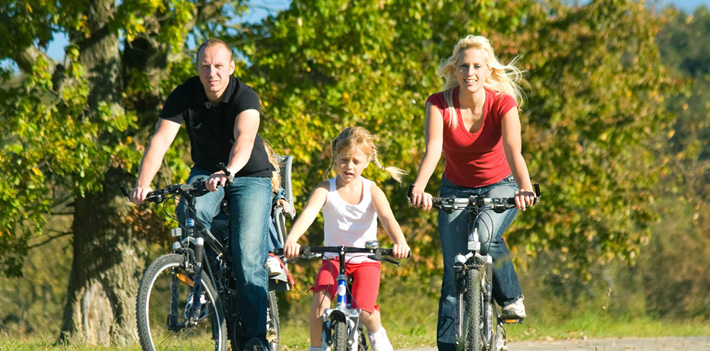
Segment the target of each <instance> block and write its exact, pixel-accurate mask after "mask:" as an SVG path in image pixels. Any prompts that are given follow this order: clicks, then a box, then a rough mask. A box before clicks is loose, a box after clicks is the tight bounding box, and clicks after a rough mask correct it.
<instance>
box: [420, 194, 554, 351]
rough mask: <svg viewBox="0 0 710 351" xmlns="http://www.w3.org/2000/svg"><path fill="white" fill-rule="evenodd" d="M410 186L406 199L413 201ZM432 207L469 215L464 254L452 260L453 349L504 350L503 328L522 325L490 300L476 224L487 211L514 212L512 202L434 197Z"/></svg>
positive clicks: (487, 262)
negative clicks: (455, 315)
mask: <svg viewBox="0 0 710 351" xmlns="http://www.w3.org/2000/svg"><path fill="white" fill-rule="evenodd" d="M534 187H535V194H536V196H537V197H536V199H535V203H536V204H537V203H538V201H539V199H540V185H539V184H538V183H535V185H534ZM413 188H414V186H413V185H410V186H409V192H408V194H407V196H408V197H409V199H410V201H411V198H412V189H413ZM432 202H433V205H432V207H434V208H436V209H439V210H442V211H444V212H447V213H451V212H453V211H459V210H461V211H466V212H468V213H469V222H468V224H469V228H471V229H470V230H469V234H468V247H467V252H466V253H465V254H458V255H456V257H455V259H454V275H455V279H456V282H457V284H456V290H457V301H458V325H457V329H456V345H457V346H456V349H457V350H459V351H460V350H463V351H484V350H485V351H501V350H507V341H506V335H505V328H503V324H509V323H522V321H523V320H522V319H521V318H508V317H506V316H501V313H500V311H499V310H498V307H496V304H495V301H494V300H493V283H492V281H493V257H491V256H490V255H488V254H485V255H484V254H481V244H482V243H481V241H480V237H479V235H478V228H476V227H475V226H474V223H476V220H477V219H478V218H479V216H481V215H482V214H484V213H485V212H486V211H489V210H492V211H494V212H496V213H502V212H504V211H507V210H509V209H513V208H515V198H512V197H511V198H485V197H480V196H477V195H471V196H469V197H465V198H457V197H454V196H451V197H435V198H433V199H432Z"/></svg>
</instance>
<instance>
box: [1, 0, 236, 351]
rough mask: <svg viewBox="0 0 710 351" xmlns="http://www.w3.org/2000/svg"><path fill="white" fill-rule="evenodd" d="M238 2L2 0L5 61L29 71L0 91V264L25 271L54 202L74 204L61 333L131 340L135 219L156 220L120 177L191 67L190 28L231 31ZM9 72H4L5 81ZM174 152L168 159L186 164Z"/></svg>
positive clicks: (136, 270)
mask: <svg viewBox="0 0 710 351" xmlns="http://www.w3.org/2000/svg"><path fill="white" fill-rule="evenodd" d="M243 9H244V8H243V6H242V5H241V3H240V2H239V1H212V2H207V3H205V2H192V1H170V2H168V1H165V2H161V1H122V2H116V1H110V0H99V1H82V0H60V1H53V2H40V3H29V2H22V1H20V2H17V1H7V0H3V1H2V2H0V17H1V18H2V21H1V23H2V24H1V25H0V38H2V41H3V43H6V45H3V47H2V48H0V58H3V59H11V60H13V61H14V62H15V63H16V64H17V66H18V67H19V68H20V70H21V71H22V76H21V77H19V78H16V79H14V80H13V81H14V82H15V83H14V84H13V85H12V86H7V87H6V88H4V89H2V90H1V91H0V94H2V95H1V96H2V98H1V99H0V104H1V105H0V111H1V114H2V117H0V118H2V123H1V125H2V127H0V128H2V131H3V139H2V144H1V146H2V149H1V151H0V169H2V171H3V174H4V175H5V177H6V179H7V180H8V181H7V182H4V183H3V184H2V185H1V186H0V207H2V208H3V211H2V215H0V262H2V268H3V272H4V273H5V274H7V275H9V276H19V275H20V274H21V266H22V261H23V257H24V256H25V255H26V254H27V247H28V246H27V242H28V239H29V238H30V237H31V236H33V235H39V234H41V232H42V228H43V226H44V224H45V221H46V218H47V216H48V215H50V214H51V213H52V210H53V209H54V208H58V207H61V206H66V205H67V204H71V207H72V208H73V212H74V223H73V225H72V232H73V241H72V242H73V252H74V255H73V263H72V273H71V277H70V280H69V283H68V298H67V300H68V301H67V304H66V307H65V310H64V319H63V322H62V328H61V330H62V333H61V336H60V340H62V341H65V342H69V341H73V340H77V341H81V342H88V343H104V344H105V343H109V342H113V343H118V344H127V343H131V342H132V341H134V339H135V338H136V335H137V334H136V332H135V327H134V326H135V315H134V314H135V307H134V306H135V302H134V301H135V298H134V296H135V292H136V289H137V284H138V280H139V278H140V275H141V272H142V268H143V266H144V262H143V260H144V259H145V258H146V257H145V255H146V253H145V245H144V244H143V242H144V240H143V238H144V234H143V233H142V232H144V231H145V230H146V228H144V227H141V226H140V223H147V222H150V221H151V220H150V219H149V218H148V219H146V218H145V216H146V215H150V211H148V212H145V211H144V212H143V213H139V210H137V209H135V208H130V207H129V206H128V204H127V202H126V200H125V199H123V198H121V196H120V193H119V192H118V189H117V184H131V183H133V178H132V176H130V175H131V174H134V173H135V171H136V164H137V162H138V161H139V160H140V151H141V148H142V147H144V145H145V141H146V138H147V135H149V133H150V131H151V130H152V126H153V125H154V123H155V121H156V118H157V111H158V110H159V104H160V102H161V101H162V100H163V99H164V98H165V96H166V94H167V93H166V91H167V92H169V91H170V89H172V88H173V87H174V86H175V85H176V83H177V82H179V81H181V80H183V79H184V78H185V77H186V76H188V75H190V74H192V72H193V66H192V64H191V61H192V60H191V57H192V54H193V52H192V51H191V48H190V45H188V44H189V42H187V41H186V37H187V34H188V33H192V35H193V36H194V37H195V39H197V40H199V39H200V38H202V36H203V33H204V34H208V35H215V34H219V33H225V32H227V31H228V30H231V29H229V28H233V27H228V26H227V19H228V18H229V17H230V16H232V15H234V14H236V13H239V12H240V11H242V10H243ZM56 32H64V33H67V34H68V36H69V41H70V44H69V46H68V47H67V50H66V52H67V58H66V60H65V62H63V63H57V62H54V61H53V60H51V59H50V58H49V57H47V55H46V53H44V51H43V49H46V45H47V43H48V42H49V41H51V39H52V37H53V35H55V33H56ZM192 46H194V45H192ZM11 76H12V72H10V71H8V70H4V71H2V78H3V81H9V80H10V79H11ZM183 139H184V138H183ZM177 144H178V145H176V148H175V149H177V150H181V149H182V150H183V151H184V148H185V146H182V147H181V146H180V144H181V143H179V142H178V143H177ZM177 152H178V151H173V153H172V154H171V155H170V157H169V162H168V163H169V166H171V167H169V168H172V169H173V170H175V169H176V168H177V169H178V170H179V171H180V168H179V167H178V164H179V163H180V162H177V161H179V157H177V156H176V155H178V153H177ZM181 167H182V169H181V171H182V172H183V173H184V171H185V166H184V165H182V166H181ZM152 223H154V224H155V221H153V222H152ZM141 229H142V230H141ZM153 235H155V234H153Z"/></svg>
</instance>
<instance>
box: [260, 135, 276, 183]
mask: <svg viewBox="0 0 710 351" xmlns="http://www.w3.org/2000/svg"><path fill="white" fill-rule="evenodd" d="M261 141H262V142H263V143H264V149H266V156H268V158H269V162H270V163H271V165H272V166H274V168H275V169H276V170H275V171H274V172H273V175H272V176H271V191H273V192H274V193H278V192H279V190H280V189H281V165H279V161H278V160H277V159H276V153H275V152H274V149H273V148H272V147H271V144H269V142H268V141H266V139H264V138H262V139H261Z"/></svg>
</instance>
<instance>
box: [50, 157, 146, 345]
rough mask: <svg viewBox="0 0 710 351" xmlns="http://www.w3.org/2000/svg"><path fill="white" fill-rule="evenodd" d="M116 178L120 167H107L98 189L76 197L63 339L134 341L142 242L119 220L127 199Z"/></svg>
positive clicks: (99, 342)
mask: <svg viewBox="0 0 710 351" xmlns="http://www.w3.org/2000/svg"><path fill="white" fill-rule="evenodd" d="M122 177H123V178H125V174H124V172H122V171H121V170H116V169H114V170H111V171H109V172H108V174H107V176H106V180H107V181H106V187H105V188H104V191H103V192H100V193H93V194H87V195H86V196H85V197H83V198H78V199H77V200H76V203H75V216H74V224H73V231H74V241H73V254H74V257H73V261H72V269H71V274H70V277H69V284H68V287H67V290H68V292H67V304H66V306H65V308H64V318H63V325H62V329H61V335H60V341H61V342H63V343H75V342H78V343H87V344H91V345H108V344H118V345H126V344H131V343H133V342H135V341H136V340H137V332H136V328H135V319H136V315H135V298H136V292H137V290H138V282H139V280H140V276H141V272H142V269H143V266H142V260H141V259H140V257H141V256H142V251H143V249H142V248H143V245H142V243H141V242H140V241H139V240H138V238H135V237H133V235H132V234H131V233H132V232H131V230H130V228H128V226H127V225H125V224H123V222H122V220H123V219H122V218H121V213H126V208H127V207H128V203H127V200H126V199H125V198H123V197H122V196H120V195H118V191H117V189H116V186H115V184H117V183H118V182H120V181H121V180H120V179H121V178H122ZM111 184H113V185H111Z"/></svg>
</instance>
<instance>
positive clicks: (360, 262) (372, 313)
mask: <svg viewBox="0 0 710 351" xmlns="http://www.w3.org/2000/svg"><path fill="white" fill-rule="evenodd" d="M373 139H374V138H373V136H372V135H371V134H370V133H369V132H368V131H367V130H365V129H364V128H361V127H352V128H347V129H345V130H343V131H342V132H341V133H340V135H338V137H337V138H335V139H334V140H333V142H332V144H331V148H332V160H331V163H330V167H329V168H328V171H326V173H325V174H324V175H323V178H324V179H325V178H327V176H328V173H329V172H330V170H331V169H333V167H335V170H336V172H337V174H338V175H337V176H336V177H335V178H331V179H329V180H326V181H324V182H322V183H320V184H318V186H317V187H316V189H315V190H314V191H313V193H312V194H311V197H310V198H309V199H308V203H307V204H306V207H305V208H304V209H303V212H302V213H301V215H300V216H299V217H298V219H297V220H296V222H295V223H294V224H293V227H292V228H291V231H290V233H289V235H288V238H286V243H285V244H284V255H285V256H286V258H294V257H296V256H298V253H299V251H300V247H301V245H299V244H298V243H297V241H298V239H299V238H300V237H301V236H302V235H303V234H304V233H305V232H306V230H307V229H308V227H310V225H311V224H313V221H314V220H315V219H316V216H317V215H318V212H319V211H320V210H321V209H322V210H323V222H324V228H323V232H324V240H323V244H324V245H325V246H339V245H344V246H354V247H365V242H367V241H369V240H377V218H379V219H380V221H381V222H382V226H383V227H384V228H385V231H386V232H387V234H388V235H389V237H390V238H391V239H392V241H394V243H395V244H394V247H393V248H392V250H393V252H394V256H395V257H397V258H405V257H407V256H408V255H409V246H407V242H406V240H405V238H404V235H403V234H402V229H401V228H400V227H399V223H397V220H396V219H395V218H394V214H393V213H392V209H391V208H390V205H389V202H388V201H387V198H386V197H385V194H384V192H382V190H381V189H380V188H379V187H377V185H375V184H374V183H373V182H372V181H370V180H367V179H365V178H363V177H362V176H361V175H362V172H363V171H364V170H365V168H367V166H368V165H369V164H370V161H371V160H372V161H374V162H375V165H377V167H379V168H380V169H383V170H385V171H387V172H388V173H389V174H390V175H391V176H392V178H394V179H395V180H397V181H401V175H402V173H403V171H402V170H400V169H398V168H395V167H388V168H384V167H382V165H381V164H380V162H379V160H378V159H377V150H376V149H375V145H374V143H373ZM335 258H336V259H330V258H329V257H324V259H323V265H322V267H321V269H320V271H319V272H318V275H317V277H316V282H315V286H314V287H313V291H314V293H313V303H312V304H311V312H310V337H311V347H310V350H311V351H319V350H322V345H321V341H322V340H321V334H322V332H323V330H322V329H323V318H322V317H321V316H322V315H323V312H324V310H325V309H326V308H329V307H330V302H331V300H332V298H333V296H335V289H336V285H335V278H336V277H337V275H338V270H339V262H338V261H337V256H336V257H335ZM346 258H347V259H348V266H347V274H348V275H350V276H352V277H353V292H352V293H353V300H354V301H355V303H356V304H357V306H358V307H359V308H360V309H361V310H362V312H361V313H360V320H362V323H363V324H364V325H365V327H366V328H367V332H368V334H369V336H370V344H371V345H372V348H373V350H374V351H392V344H391V343H390V341H389V339H388V338H387V333H386V332H385V329H384V328H383V327H382V324H381V320H380V312H379V310H378V306H375V301H376V300H377V293H378V290H379V286H380V269H381V264H380V262H378V261H373V260H370V259H368V258H367V257H366V256H363V255H357V254H348V256H347V257H346Z"/></svg>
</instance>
